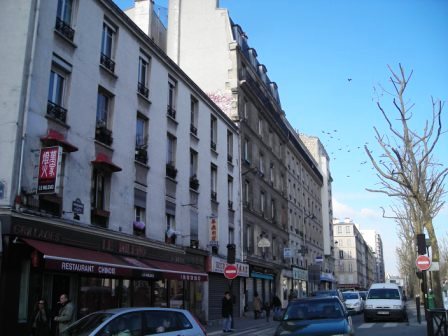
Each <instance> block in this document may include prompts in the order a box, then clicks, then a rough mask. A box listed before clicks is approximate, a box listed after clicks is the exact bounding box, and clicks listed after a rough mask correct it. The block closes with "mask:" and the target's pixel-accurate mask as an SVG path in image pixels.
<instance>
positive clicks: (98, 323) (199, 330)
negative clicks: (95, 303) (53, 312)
mask: <svg viewBox="0 0 448 336" xmlns="http://www.w3.org/2000/svg"><path fill="white" fill-rule="evenodd" d="M61 335H63V336H115V335H129V336H142V335H145V336H146V335H161V336H173V335H182V336H206V335H207V333H206V331H205V329H204V327H203V326H202V325H201V323H200V322H199V321H197V320H196V318H195V317H194V316H193V315H192V314H191V313H190V312H189V311H187V310H183V309H173V308H117V309H109V310H102V311H98V312H95V313H92V314H90V315H87V316H85V317H83V318H82V319H80V320H78V321H76V322H74V323H72V324H71V325H70V326H69V327H68V328H67V329H65V331H64V332H63V333H62V334H61Z"/></svg>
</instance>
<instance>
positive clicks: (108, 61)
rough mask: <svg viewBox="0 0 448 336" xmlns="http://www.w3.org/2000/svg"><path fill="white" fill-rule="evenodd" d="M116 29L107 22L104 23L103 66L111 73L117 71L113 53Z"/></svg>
mask: <svg viewBox="0 0 448 336" xmlns="http://www.w3.org/2000/svg"><path fill="white" fill-rule="evenodd" d="M115 35H116V29H115V28H114V27H113V26H112V25H111V24H110V23H107V22H103V34H102V40H101V59H100V61H101V64H102V65H103V66H104V67H105V68H106V69H108V70H109V71H112V72H114V71H115V62H114V61H113V52H114V47H115V45H114V44H115Z"/></svg>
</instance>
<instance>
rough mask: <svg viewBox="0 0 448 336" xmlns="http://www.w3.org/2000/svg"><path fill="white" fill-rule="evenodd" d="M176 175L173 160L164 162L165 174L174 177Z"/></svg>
mask: <svg viewBox="0 0 448 336" xmlns="http://www.w3.org/2000/svg"><path fill="white" fill-rule="evenodd" d="M176 175H177V169H176V167H175V166H174V163H173V162H169V163H167V164H166V176H168V177H170V178H172V179H175V178H176Z"/></svg>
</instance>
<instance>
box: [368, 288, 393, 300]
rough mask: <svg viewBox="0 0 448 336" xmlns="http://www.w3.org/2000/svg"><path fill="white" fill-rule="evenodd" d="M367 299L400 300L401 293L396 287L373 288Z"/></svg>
mask: <svg viewBox="0 0 448 336" xmlns="http://www.w3.org/2000/svg"><path fill="white" fill-rule="evenodd" d="M367 299H389V300H400V293H399V292H398V289H394V288H372V289H371V290H369V295H368V297H367Z"/></svg>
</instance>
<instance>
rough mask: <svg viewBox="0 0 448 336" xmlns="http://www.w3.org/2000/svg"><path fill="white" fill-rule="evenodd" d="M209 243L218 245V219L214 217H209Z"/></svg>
mask: <svg viewBox="0 0 448 336" xmlns="http://www.w3.org/2000/svg"><path fill="white" fill-rule="evenodd" d="M209 227H210V245H218V219H217V218H215V217H211V218H210V222H209Z"/></svg>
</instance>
